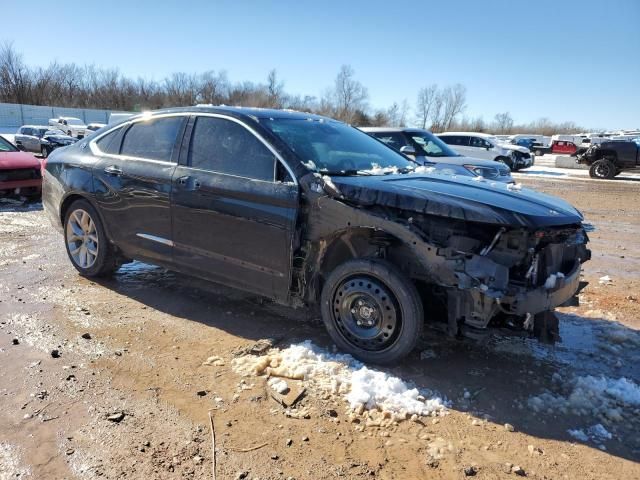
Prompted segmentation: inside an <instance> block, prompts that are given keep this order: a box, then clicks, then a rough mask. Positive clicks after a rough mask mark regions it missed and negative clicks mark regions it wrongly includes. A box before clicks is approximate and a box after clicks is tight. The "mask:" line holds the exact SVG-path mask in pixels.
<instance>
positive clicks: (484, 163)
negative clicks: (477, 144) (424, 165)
mask: <svg viewBox="0 0 640 480" xmlns="http://www.w3.org/2000/svg"><path fill="white" fill-rule="evenodd" d="M419 158H420V159H423V160H424V161H426V162H434V163H448V164H450V165H476V166H478V167H493V168H504V166H505V165H504V163H500V162H496V161H494V160H484V159H482V158H472V157H465V156H459V157H429V156H421V157H419Z"/></svg>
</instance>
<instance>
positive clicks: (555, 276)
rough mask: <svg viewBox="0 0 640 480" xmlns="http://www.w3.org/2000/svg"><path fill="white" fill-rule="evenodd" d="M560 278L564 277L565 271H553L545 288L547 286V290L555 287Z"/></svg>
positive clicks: (545, 283)
mask: <svg viewBox="0 0 640 480" xmlns="http://www.w3.org/2000/svg"><path fill="white" fill-rule="evenodd" d="M559 278H564V273H562V272H558V273H552V274H551V275H549V276H548V277H547V280H546V281H545V282H544V288H546V289H547V290H551V289H552V288H555V287H556V283H558V279H559Z"/></svg>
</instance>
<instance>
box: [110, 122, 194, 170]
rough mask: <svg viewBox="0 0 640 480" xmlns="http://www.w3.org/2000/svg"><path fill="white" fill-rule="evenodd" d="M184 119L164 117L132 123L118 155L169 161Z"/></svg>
mask: <svg viewBox="0 0 640 480" xmlns="http://www.w3.org/2000/svg"><path fill="white" fill-rule="evenodd" d="M183 121H184V117H165V118H158V119H153V120H148V121H145V122H138V123H134V124H133V125H132V126H131V127H129V129H128V130H127V132H126V133H125V135H124V140H123V141H122V149H121V150H120V153H121V154H122V155H127V156H130V157H138V158H148V159H151V160H161V161H165V162H169V161H171V157H172V153H173V148H174V146H175V143H176V139H177V138H178V132H179V131H180V127H181V126H182V123H183Z"/></svg>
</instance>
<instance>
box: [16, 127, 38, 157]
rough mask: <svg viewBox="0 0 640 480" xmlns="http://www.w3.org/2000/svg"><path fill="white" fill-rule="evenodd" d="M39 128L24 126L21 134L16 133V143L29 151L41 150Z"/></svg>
mask: <svg viewBox="0 0 640 480" xmlns="http://www.w3.org/2000/svg"><path fill="white" fill-rule="evenodd" d="M36 132H37V130H36V129H35V128H31V127H22V128H21V129H20V135H16V139H15V140H16V144H17V145H18V146H21V147H22V148H23V149H24V150H25V151H27V152H40V139H39V138H38V137H36V135H35V134H36Z"/></svg>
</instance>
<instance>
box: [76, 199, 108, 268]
mask: <svg viewBox="0 0 640 480" xmlns="http://www.w3.org/2000/svg"><path fill="white" fill-rule="evenodd" d="M64 237H65V246H66V247H67V254H68V255H69V259H70V260H71V263H72V264H73V266H74V267H75V268H76V270H78V272H80V274H81V275H84V276H86V277H104V276H107V275H110V274H112V273H113V272H115V271H116V270H117V269H118V267H119V266H120V265H119V263H118V256H117V254H116V252H115V251H114V247H113V245H112V244H111V242H109V239H108V238H107V235H106V234H105V231H104V227H103V226H102V222H101V220H100V217H99V215H98V212H96V210H95V209H94V208H93V206H92V205H91V204H90V203H89V202H88V201H87V200H76V201H75V202H73V203H72V204H71V206H70V207H69V209H68V210H67V213H66V215H65V219H64Z"/></svg>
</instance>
